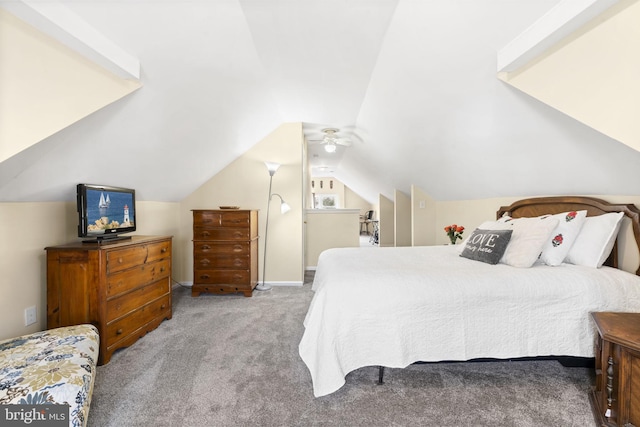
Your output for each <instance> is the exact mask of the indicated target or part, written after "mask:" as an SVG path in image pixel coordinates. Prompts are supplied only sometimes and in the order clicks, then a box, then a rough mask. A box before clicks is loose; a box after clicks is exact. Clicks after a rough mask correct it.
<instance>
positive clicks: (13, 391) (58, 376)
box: [0, 325, 100, 427]
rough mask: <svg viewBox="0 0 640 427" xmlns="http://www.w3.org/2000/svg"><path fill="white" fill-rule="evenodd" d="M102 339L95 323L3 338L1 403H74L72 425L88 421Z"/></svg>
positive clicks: (0, 367)
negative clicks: (93, 324) (100, 340)
mask: <svg viewBox="0 0 640 427" xmlns="http://www.w3.org/2000/svg"><path fill="white" fill-rule="evenodd" d="M98 344H99V337H98V331H97V329H96V328H95V327H94V326H92V325H77V326H66V327H63V328H57V329H50V330H47V331H42V332H36V333H33V334H30V335H23V336H21V337H17V338H11V339H8V340H4V341H0V404H2V405H5V404H18V405H25V404H29V405H33V404H68V405H69V418H68V419H69V426H78V427H80V426H86V424H87V416H88V414H89V406H90V404H91V393H92V392H93V384H94V382H95V374H96V362H97V360H98V350H99V348H100V346H99V345H98Z"/></svg>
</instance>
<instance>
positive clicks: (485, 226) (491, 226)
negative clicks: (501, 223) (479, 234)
mask: <svg viewBox="0 0 640 427" xmlns="http://www.w3.org/2000/svg"><path fill="white" fill-rule="evenodd" d="M496 224H497V222H496V221H485V222H483V223H482V224H480V225H479V226H478V227H476V230H477V229H478V228H479V229H481V230H497V229H498V228H499V227H496ZM472 234H473V233H471V234H470V235H468V236H467V237H465V238H464V239H463V240H462V243H460V244H459V245H456V249H457V250H458V253H462V251H463V250H464V247H465V245H466V244H467V242H468V241H469V237H471V235H472Z"/></svg>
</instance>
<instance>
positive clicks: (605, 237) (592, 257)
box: [565, 212, 624, 268]
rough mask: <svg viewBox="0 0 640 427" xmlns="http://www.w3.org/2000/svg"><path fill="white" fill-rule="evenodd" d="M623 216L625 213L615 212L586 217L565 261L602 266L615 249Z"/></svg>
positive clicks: (589, 265)
mask: <svg viewBox="0 0 640 427" xmlns="http://www.w3.org/2000/svg"><path fill="white" fill-rule="evenodd" d="M623 216H624V213H622V212H615V213H607V214H604V215H598V216H590V217H588V218H586V219H585V221H584V224H583V225H582V230H580V234H578V237H577V238H576V241H575V243H574V244H573V246H571V249H569V253H568V254H567V257H566V258H565V262H568V263H570V264H576V265H584V266H587V267H594V268H600V267H602V264H604V262H605V261H606V260H607V258H608V257H609V254H610V253H611V250H612V249H613V244H614V243H615V241H616V237H617V236H618V231H619V230H620V224H621V223H622V217H623Z"/></svg>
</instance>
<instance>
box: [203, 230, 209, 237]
mask: <svg viewBox="0 0 640 427" xmlns="http://www.w3.org/2000/svg"><path fill="white" fill-rule="evenodd" d="M209 235H210V233H209V232H208V231H203V232H202V237H209Z"/></svg>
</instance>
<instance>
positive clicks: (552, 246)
mask: <svg viewBox="0 0 640 427" xmlns="http://www.w3.org/2000/svg"><path fill="white" fill-rule="evenodd" d="M551 217H552V218H556V219H557V220H558V226H557V227H556V228H555V229H554V230H553V232H552V233H551V237H550V238H549V239H548V240H547V242H546V243H545V245H544V247H543V248H542V253H541V254H540V261H541V262H542V263H544V264H547V265H560V264H562V262H563V261H564V259H565V258H566V256H567V254H568V253H569V250H570V249H571V246H573V244H574V242H575V241H576V239H577V237H578V234H579V233H580V230H581V229H582V225H583V224H584V221H585V218H586V217H587V211H586V210H584V211H570V212H563V213H559V214H555V215H551Z"/></svg>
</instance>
